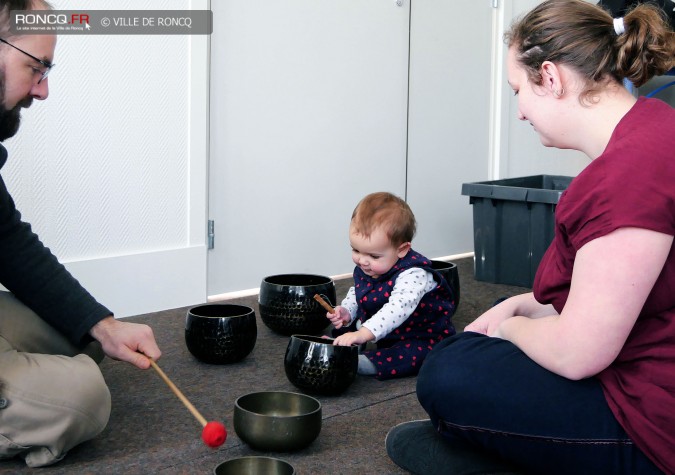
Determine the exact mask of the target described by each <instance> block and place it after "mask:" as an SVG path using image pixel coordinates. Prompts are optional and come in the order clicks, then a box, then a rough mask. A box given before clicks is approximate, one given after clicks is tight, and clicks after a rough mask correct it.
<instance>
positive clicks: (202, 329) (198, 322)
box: [185, 304, 258, 364]
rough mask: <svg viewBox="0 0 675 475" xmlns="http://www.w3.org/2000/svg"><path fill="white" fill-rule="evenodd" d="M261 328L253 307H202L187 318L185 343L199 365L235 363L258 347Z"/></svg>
mask: <svg viewBox="0 0 675 475" xmlns="http://www.w3.org/2000/svg"><path fill="white" fill-rule="evenodd" d="M257 338H258V328H257V326H256V323H255V312H254V311H253V309H252V308H251V307H246V306H244V305H232V304H214V305H200V306H197V307H194V308H191V309H190V310H188V312H187V317H186V318H185V343H186V344H187V347H188V350H189V351H190V353H192V354H193V355H194V357H195V358H197V359H198V360H200V361H203V362H205V363H211V364H226V363H235V362H237V361H240V360H242V359H244V358H245V357H246V356H247V355H248V354H249V353H250V352H251V350H253V347H254V346H255V342H256V339H257Z"/></svg>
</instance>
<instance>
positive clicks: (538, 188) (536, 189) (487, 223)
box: [462, 175, 572, 288]
mask: <svg viewBox="0 0 675 475" xmlns="http://www.w3.org/2000/svg"><path fill="white" fill-rule="evenodd" d="M571 181H572V177H569V176H557V175H535V176H525V177H519V178H507V179H503V180H494V181H481V182H476V183H464V184H463V185H462V194H463V195H467V196H469V203H470V204H471V205H473V242H474V252H475V257H474V275H475V277H476V280H480V281H484V282H492V283H497V284H508V285H517V286H521V287H530V288H531V287H532V283H533V281H534V275H535V273H536V272H537V266H539V262H540V261H541V258H542V257H543V255H544V252H545V251H546V249H547V248H548V246H549V244H551V241H552V240H553V230H554V215H555V207H556V205H557V204H558V200H559V199H560V195H561V194H562V192H563V191H565V189H566V188H567V186H568V185H569V184H570V182H571Z"/></svg>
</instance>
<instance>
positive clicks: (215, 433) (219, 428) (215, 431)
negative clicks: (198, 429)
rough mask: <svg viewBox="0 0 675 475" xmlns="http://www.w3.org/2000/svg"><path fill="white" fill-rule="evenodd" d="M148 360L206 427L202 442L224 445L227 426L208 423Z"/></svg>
mask: <svg viewBox="0 0 675 475" xmlns="http://www.w3.org/2000/svg"><path fill="white" fill-rule="evenodd" d="M148 360H149V361H150V366H152V368H153V369H154V370H155V371H157V374H159V376H160V378H162V379H163V380H164V382H165V383H166V384H167V386H169V388H170V389H171V391H173V393H174V394H175V395H176V396H177V397H178V399H180V401H181V402H182V403H183V404H184V405H185V407H187V408H188V410H189V411H190V412H191V413H192V415H193V416H195V419H197V420H198V421H199V423H200V424H201V425H202V427H204V429H203V430H202V440H203V441H204V443H206V445H208V446H209V447H218V446H221V445H223V443H224V442H225V439H226V438H227V430H226V429H225V426H224V425H223V424H221V423H220V422H215V421H211V422H207V421H206V419H205V418H204V416H202V415H201V414H200V413H199V411H198V410H197V409H196V408H195V407H194V406H193V405H192V403H191V402H190V401H189V400H188V398H186V397H185V395H184V394H183V393H182V392H181V391H180V389H178V388H177V387H176V385H175V384H173V381H171V380H170V379H169V377H168V376H167V375H166V374H165V373H164V371H162V369H161V368H160V367H159V366H157V363H155V361H154V360H153V359H152V358H148Z"/></svg>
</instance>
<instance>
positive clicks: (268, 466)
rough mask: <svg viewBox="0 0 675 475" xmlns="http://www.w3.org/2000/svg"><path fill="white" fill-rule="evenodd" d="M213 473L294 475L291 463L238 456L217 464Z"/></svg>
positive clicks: (226, 474) (268, 458)
mask: <svg viewBox="0 0 675 475" xmlns="http://www.w3.org/2000/svg"><path fill="white" fill-rule="evenodd" d="M213 474H214V475H295V469H294V468H293V465H291V464H290V463H288V462H286V461H285V460H281V459H277V458H272V457H238V458H234V459H230V460H227V461H226V462H223V463H221V464H218V465H217V466H216V468H215V469H214V470H213Z"/></svg>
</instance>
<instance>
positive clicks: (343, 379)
mask: <svg viewBox="0 0 675 475" xmlns="http://www.w3.org/2000/svg"><path fill="white" fill-rule="evenodd" d="M358 366H359V347H358V346H357V345H352V346H335V345H333V339H332V338H321V337H316V336H310V335H293V336H292V337H291V339H290V341H289V342H288V347H287V348H286V356H285V358H284V369H285V371H286V377H287V378H288V380H289V381H290V382H291V383H293V384H294V385H295V386H296V387H298V388H300V389H303V390H305V391H309V392H314V393H318V394H326V395H335V394H340V393H341V392H343V391H344V390H345V389H347V388H348V387H349V386H350V385H351V384H352V383H353V382H354V378H356V371H357V369H358Z"/></svg>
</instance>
